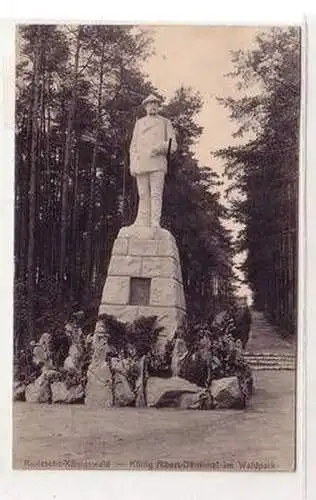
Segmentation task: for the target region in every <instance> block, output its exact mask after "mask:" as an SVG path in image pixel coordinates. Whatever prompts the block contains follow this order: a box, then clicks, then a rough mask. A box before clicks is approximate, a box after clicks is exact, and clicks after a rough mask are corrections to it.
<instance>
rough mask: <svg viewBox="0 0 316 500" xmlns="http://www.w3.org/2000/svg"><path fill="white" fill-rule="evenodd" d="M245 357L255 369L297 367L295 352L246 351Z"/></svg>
mask: <svg viewBox="0 0 316 500" xmlns="http://www.w3.org/2000/svg"><path fill="white" fill-rule="evenodd" d="M245 359H246V361H247V363H249V365H250V366H251V368H252V369H253V370H278V371H281V370H291V371H294V370H295V369H296V356H295V354H294V353H275V352H267V353H266V352H248V351H247V352H246V353H245Z"/></svg>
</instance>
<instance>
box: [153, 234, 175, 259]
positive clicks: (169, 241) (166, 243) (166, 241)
mask: <svg viewBox="0 0 316 500" xmlns="http://www.w3.org/2000/svg"><path fill="white" fill-rule="evenodd" d="M157 255H159V256H160V257H168V256H173V257H174V258H175V259H176V260H177V261H178V262H179V252H178V247H177V244H176V240H175V239H174V237H173V236H172V235H171V234H169V237H165V238H161V239H160V240H159V241H158V245H157Z"/></svg>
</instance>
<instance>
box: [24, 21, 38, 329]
mask: <svg viewBox="0 0 316 500" xmlns="http://www.w3.org/2000/svg"><path fill="white" fill-rule="evenodd" d="M40 36H41V27H40V26H37V29H36V40H35V48H34V61H33V73H34V84H33V106H32V135H31V169H30V170H31V175H30V189H29V237H28V260H27V303H28V324H27V332H28V337H29V338H32V337H33V332H34V291H35V256H34V247H35V217H36V184H37V183H36V177H37V175H36V174H37V172H36V167H37V158H36V150H37V141H38V112H39V76H40V75H39V59H40V44H41V38H40Z"/></svg>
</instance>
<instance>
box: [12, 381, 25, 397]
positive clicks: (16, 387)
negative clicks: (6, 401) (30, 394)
mask: <svg viewBox="0 0 316 500" xmlns="http://www.w3.org/2000/svg"><path fill="white" fill-rule="evenodd" d="M13 401H25V385H24V384H23V383H22V382H20V381H16V382H14V383H13Z"/></svg>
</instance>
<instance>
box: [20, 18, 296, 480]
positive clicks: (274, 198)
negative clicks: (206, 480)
mask: <svg viewBox="0 0 316 500" xmlns="http://www.w3.org/2000/svg"><path fill="white" fill-rule="evenodd" d="M15 43H16V74H15V191H14V192H15V206H14V223H15V230H14V231H15V232H14V235H15V238H14V335H13V344H14V349H13V358H14V359H13V393H12V397H13V414H12V433H13V449H12V465H13V469H15V470H21V469H23V470H107V471H111V470H124V471H127V470H128V471H173V472H174V471H182V472H183V471H186V472H190V471H194V472H202V471H203V472H204V471H205V472H219V471H221V472H222V471H225V472H261V473H262V474H264V473H267V472H280V471H286V472H295V471H296V470H297V446H296V439H297V432H298V429H297V423H296V422H297V419H296V410H297V373H298V366H299V363H300V359H299V356H298V355H297V352H298V351H297V346H298V343H299V342H300V335H301V331H300V328H299V327H298V313H299V307H298V282H299V272H300V269H299V265H298V262H299V224H298V222H299V203H300V196H301V191H300V176H301V174H300V148H301V123H302V112H301V109H302V106H301V103H302V92H301V85H302V69H301V68H302V49H301V47H302V30H301V27H300V26H299V25H288V26H286V25H282V26H278V25H269V26H268V25H267V26H256V25H253V26H251V25H248V26H242V25H240V26H233V25H231V26H229V25H227V26H221V25H218V26H207V25H204V26H198V25H196V26H194V25H175V24H174V25H172V24H169V25H153V24H151V25H146V24H143V25H140V24H139V25H128V24H19V25H17V26H16V41H15Z"/></svg>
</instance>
